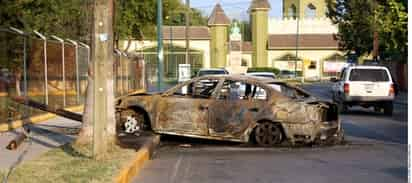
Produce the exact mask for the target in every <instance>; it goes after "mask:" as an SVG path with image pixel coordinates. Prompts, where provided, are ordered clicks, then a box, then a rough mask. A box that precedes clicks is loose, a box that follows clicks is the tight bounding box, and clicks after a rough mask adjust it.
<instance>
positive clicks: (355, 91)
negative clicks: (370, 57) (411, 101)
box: [332, 66, 395, 115]
mask: <svg viewBox="0 0 412 183" xmlns="http://www.w3.org/2000/svg"><path fill="white" fill-rule="evenodd" d="M332 80H333V79H332ZM334 82H335V83H334V85H333V87H332V91H333V100H334V101H335V102H336V103H338V104H339V107H340V109H341V111H343V112H344V111H346V110H347V109H348V107H351V106H362V107H366V108H368V107H371V106H372V107H374V109H375V111H382V110H383V112H384V113H385V114H387V115H392V112H393V100H394V99H395V85H394V82H393V79H392V75H391V73H390V72H389V70H388V69H387V68H386V67H383V66H349V67H346V68H344V69H343V71H342V72H341V76H340V78H339V80H336V79H335V80H334Z"/></svg>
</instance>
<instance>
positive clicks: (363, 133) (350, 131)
mask: <svg viewBox="0 0 412 183" xmlns="http://www.w3.org/2000/svg"><path fill="white" fill-rule="evenodd" d="M342 127H343V129H344V130H345V136H352V137H359V138H367V139H373V140H377V141H383V142H390V143H398V144H406V143H407V138H401V137H393V136H389V135H386V134H382V133H378V132H377V131H375V130H372V129H370V128H367V127H362V126H360V125H355V124H352V123H342Z"/></svg>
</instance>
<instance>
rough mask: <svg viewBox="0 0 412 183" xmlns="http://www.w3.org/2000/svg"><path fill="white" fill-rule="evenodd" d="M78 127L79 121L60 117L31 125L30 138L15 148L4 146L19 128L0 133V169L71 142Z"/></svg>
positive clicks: (3, 169)
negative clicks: (10, 148) (9, 148)
mask: <svg viewBox="0 0 412 183" xmlns="http://www.w3.org/2000/svg"><path fill="white" fill-rule="evenodd" d="M80 127H81V123H79V122H77V121H73V120H69V119H66V118H62V117H56V118H53V119H50V120H47V121H44V122H43V123H41V124H36V125H31V126H30V130H31V133H30V134H31V137H32V138H31V139H32V140H31V141H30V140H28V139H26V140H25V141H24V142H23V143H22V144H21V145H20V146H19V148H17V150H8V149H6V146H7V145H8V143H9V142H10V141H11V140H13V139H14V138H15V137H16V136H17V134H19V132H21V129H17V130H14V131H9V132H3V133H0V144H1V147H0V170H2V171H7V170H8V169H9V168H10V167H11V166H13V165H14V164H16V163H17V162H18V161H21V162H22V161H25V160H31V159H34V158H36V157H37V156H39V155H40V154H42V153H44V152H46V151H48V150H50V149H52V148H57V147H59V146H60V145H63V144H66V143H68V142H72V141H73V140H74V139H75V136H74V134H75V133H74V132H77V131H78V129H79V128H80ZM21 162H20V163H21Z"/></svg>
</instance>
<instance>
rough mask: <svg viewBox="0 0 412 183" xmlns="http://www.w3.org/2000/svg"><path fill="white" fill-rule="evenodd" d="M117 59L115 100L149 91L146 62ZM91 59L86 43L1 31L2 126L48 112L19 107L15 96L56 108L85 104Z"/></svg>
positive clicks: (14, 31)
mask: <svg viewBox="0 0 412 183" xmlns="http://www.w3.org/2000/svg"><path fill="white" fill-rule="evenodd" d="M114 56H115V60H114V66H113V70H114V78H113V79H114V83H115V85H114V88H115V96H120V95H124V94H126V93H128V92H131V91H133V90H135V89H139V88H144V86H145V85H144V82H142V81H144V79H143V77H144V74H142V73H143V72H144V69H143V68H144V63H143V61H142V60H143V59H139V58H140V57H128V56H127V55H125V54H124V53H121V52H116V53H114ZM89 60H90V48H89V46H88V45H86V44H84V43H81V42H76V41H73V40H67V39H66V40H65V39H61V38H58V37H55V36H51V37H50V38H49V37H47V38H46V37H45V36H43V35H42V34H40V33H38V32H36V33H33V34H27V33H24V32H19V31H18V30H17V29H10V28H0V123H4V122H8V121H13V120H17V119H22V118H24V117H29V116H34V115H37V114H40V113H44V112H43V111H39V110H36V109H33V108H28V107H25V106H22V105H18V104H17V103H15V102H13V101H12V100H11V98H12V97H14V96H27V97H29V98H30V99H32V100H34V101H37V102H39V103H42V104H46V105H48V106H49V107H52V108H55V109H58V108H66V107H71V106H76V105H82V104H84V101H85V96H86V87H87V82H88V81H87V77H88V66H89Z"/></svg>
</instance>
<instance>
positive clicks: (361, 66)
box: [347, 65, 388, 69]
mask: <svg viewBox="0 0 412 183" xmlns="http://www.w3.org/2000/svg"><path fill="white" fill-rule="evenodd" d="M347 68H351V69H388V68H387V67H385V66H377V65H353V66H348V67H347Z"/></svg>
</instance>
